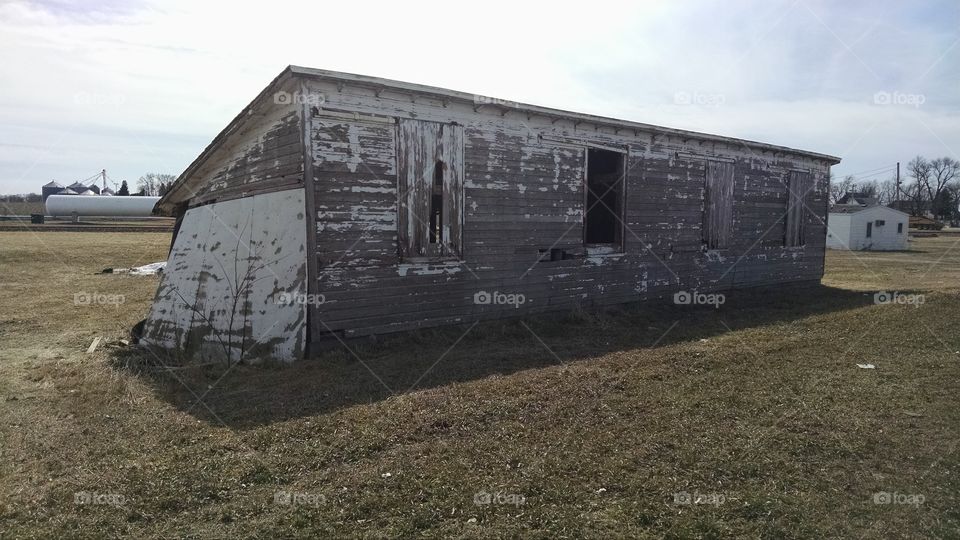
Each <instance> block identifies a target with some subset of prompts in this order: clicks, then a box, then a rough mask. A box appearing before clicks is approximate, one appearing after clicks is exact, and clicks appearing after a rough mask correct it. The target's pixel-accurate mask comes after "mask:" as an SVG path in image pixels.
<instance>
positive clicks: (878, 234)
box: [827, 197, 910, 251]
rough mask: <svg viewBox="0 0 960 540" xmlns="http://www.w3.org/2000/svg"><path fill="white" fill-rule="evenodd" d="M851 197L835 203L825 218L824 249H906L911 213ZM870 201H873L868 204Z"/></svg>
mask: <svg viewBox="0 0 960 540" xmlns="http://www.w3.org/2000/svg"><path fill="white" fill-rule="evenodd" d="M874 201H875V199H874V200H871V201H864V200H863V199H862V198H861V199H860V200H858V199H856V198H853V197H850V198H848V197H844V198H843V199H841V200H840V202H843V203H845V204H840V203H839V202H838V204H836V205H834V206H833V207H832V208H831V209H830V214H829V217H828V221H827V248H829V249H852V250H873V251H893V250H901V249H907V236H908V234H907V233H908V230H909V227H910V215H909V214H907V213H904V212H901V211H899V210H894V209H893V208H889V207H886V206H882V205H879V204H876V202H874ZM871 203H872V204H871Z"/></svg>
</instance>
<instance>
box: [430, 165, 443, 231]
mask: <svg viewBox="0 0 960 540" xmlns="http://www.w3.org/2000/svg"><path fill="white" fill-rule="evenodd" d="M442 224H443V162H442V161H437V164H436V165H435V166H434V169H433V189H432V190H431V196H430V243H431V244H439V243H441V242H442V238H443V234H442V233H441V232H440V227H442V226H443V225H442Z"/></svg>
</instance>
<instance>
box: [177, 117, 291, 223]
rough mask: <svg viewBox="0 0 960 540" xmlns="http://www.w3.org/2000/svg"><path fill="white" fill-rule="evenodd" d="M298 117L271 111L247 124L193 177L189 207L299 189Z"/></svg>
mask: <svg viewBox="0 0 960 540" xmlns="http://www.w3.org/2000/svg"><path fill="white" fill-rule="evenodd" d="M301 117H302V112H301V111H300V110H299V109H298V108H295V107H281V106H275V107H273V108H271V109H268V110H267V112H266V113H265V114H264V115H263V116H260V117H257V118H255V119H253V120H251V121H250V122H249V124H248V125H247V126H246V129H245V130H244V131H242V132H240V133H237V134H236V135H235V136H234V138H233V140H231V141H229V144H227V145H224V146H223V147H221V148H220V149H218V151H217V152H216V153H215V154H214V155H213V156H212V157H211V159H209V160H208V162H207V165H206V167H204V168H203V169H201V170H199V171H198V172H197V173H196V176H197V179H195V180H194V182H195V185H196V186H197V187H196V188H195V190H193V191H192V193H190V206H196V205H197V204H202V203H208V202H212V201H221V202H222V201H226V200H231V199H236V198H240V197H244V196H248V195H252V194H254V193H265V192H273V191H281V190H284V189H290V188H294V187H302V183H303V165H304V161H303V152H304V150H303V142H302V141H303V132H302V127H301V126H302V123H301Z"/></svg>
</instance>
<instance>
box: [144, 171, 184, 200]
mask: <svg viewBox="0 0 960 540" xmlns="http://www.w3.org/2000/svg"><path fill="white" fill-rule="evenodd" d="M176 179H177V177H176V176H175V175H172V174H159V173H147V174H145V175H143V176H141V177H140V180H138V181H137V187H138V188H140V193H141V194H142V195H149V196H157V195H163V194H165V193H166V192H167V189H169V187H170V184H173V181H174V180H176Z"/></svg>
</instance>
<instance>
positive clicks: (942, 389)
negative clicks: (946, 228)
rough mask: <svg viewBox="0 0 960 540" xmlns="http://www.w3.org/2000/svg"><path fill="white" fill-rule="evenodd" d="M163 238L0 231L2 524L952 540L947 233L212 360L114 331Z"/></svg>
mask: <svg viewBox="0 0 960 540" xmlns="http://www.w3.org/2000/svg"><path fill="white" fill-rule="evenodd" d="M168 242H169V235H167V234H121V233H116V234H104V233H43V234H36V233H29V232H19V233H14V232H4V233H0V282H2V283H0V284H2V286H0V449H2V460H0V490H2V491H0V537H35V538H51V537H65V536H66V537H98V538H99V537H104V536H119V535H131V536H137V537H166V538H169V537H216V538H226V537H231V538H232V537H250V536H261V537H288V536H294V535H305V536H311V537H318V538H323V537H339V536H365V537H366V536H370V537H397V536H399V537H414V536H428V537H440V536H453V537H464V538H489V537H516V536H531V537H543V538H579V537H603V538H610V537H622V536H634V537H649V538H660V537H668V538H689V537H702V538H725V537H730V536H741V537H752V538H756V537H761V538H824V537H853V538H880V537H884V538H916V537H954V538H956V537H958V536H960V507H958V504H957V503H958V493H960V467H958V463H960V461H958V458H957V445H958V443H960V408H958V398H957V396H958V395H960V382H958V381H960V367H958V361H960V332H958V331H957V329H958V320H960V245H958V243H960V238H925V239H918V240H915V241H914V242H912V251H910V252H902V253H858V254H852V253H840V252H830V253H828V256H827V265H828V271H827V276H826V277H825V278H824V280H823V286H821V287H818V288H812V289H809V288H808V289H790V288H778V289H777V290H756V291H732V292H730V293H729V294H728V297H727V301H726V303H725V304H724V305H723V306H722V307H721V309H710V308H693V309H691V308H689V307H688V306H672V305H666V304H661V303H651V304H646V305H642V306H627V307H624V308H622V309H616V310H611V311H609V312H606V313H602V314H596V313H589V312H586V313H572V314H567V315H563V316H557V317H542V318H536V319H529V320H526V321H524V324H519V323H518V322H516V321H507V322H502V323H489V324H481V325H478V326H476V327H475V328H473V330H471V331H469V332H467V333H466V335H464V332H465V331H466V330H467V328H466V327H463V328H447V329H442V330H436V331H429V332H427V331H425V332H420V333H416V334H411V335H404V336H400V337H393V338H389V339H381V340H380V341H379V342H376V343H374V342H368V341H364V342H354V343H352V344H351V348H352V352H348V351H346V350H345V349H343V348H339V349H332V350H330V351H327V352H325V353H323V354H322V355H321V356H320V357H319V358H317V359H315V360H311V361H305V362H301V363H298V364H296V365H294V366H291V367H278V366H260V367H249V366H240V367H238V368H236V369H233V370H231V371H228V372H225V371H224V369H223V368H222V367H220V366H208V367H196V368H176V369H164V368H163V367H161V366H158V365H157V363H156V361H155V360H154V359H152V358H151V357H149V356H146V355H144V354H143V353H140V352H137V350H135V349H132V348H130V347H126V346H123V345H122V344H121V343H120V342H119V340H121V339H124V338H126V334H127V330H128V329H129V327H131V326H132V325H133V324H134V323H136V322H137V321H138V320H140V319H142V318H143V317H144V316H145V314H146V311H147V308H148V306H149V303H150V301H151V299H152V296H153V293H154V291H155V288H156V278H154V277H135V276H124V275H104V274H98V273H97V272H99V271H100V270H101V269H102V268H104V267H121V266H133V265H139V264H145V263H149V262H154V261H157V260H162V259H163V258H164V257H165V255H166V249H167V245H168ZM954 246H956V247H954ZM878 291H885V292H888V293H890V294H888V295H887V296H890V297H894V298H896V299H907V300H913V301H914V302H913V303H912V304H901V303H897V302H891V303H885V304H884V303H881V304H877V303H875V293H876V292H878ZM894 292H899V293H901V295H899V296H894V295H893V294H892V293H894ZM910 294H914V295H916V294H920V295H922V296H919V297H918V296H909V295H910ZM75 295H80V296H79V297H75ZM109 295H114V296H109ZM77 298H79V299H80V305H78V304H77V301H76V299H77ZM85 298H94V299H95V300H97V301H102V302H106V303H96V302H93V303H90V304H84V303H83V299H85ZM921 300H922V303H920V301H921ZM97 336H102V337H103V338H104V340H103V342H101V344H100V346H99V347H98V349H97V350H96V351H95V352H93V353H92V354H87V353H86V349H87V347H88V346H89V345H90V343H91V341H92V340H93V339H94V338H95V337H97ZM355 355H356V356H355ZM358 359H359V360H362V362H361V361H359V360H358ZM858 363H860V364H868V363H869V364H873V365H874V366H875V369H861V368H858V367H857V364H858ZM368 368H369V370H368ZM371 372H372V373H375V374H376V376H374V375H373V374H372V373H371ZM688 496H689V499H688V498H687V497H688Z"/></svg>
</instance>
